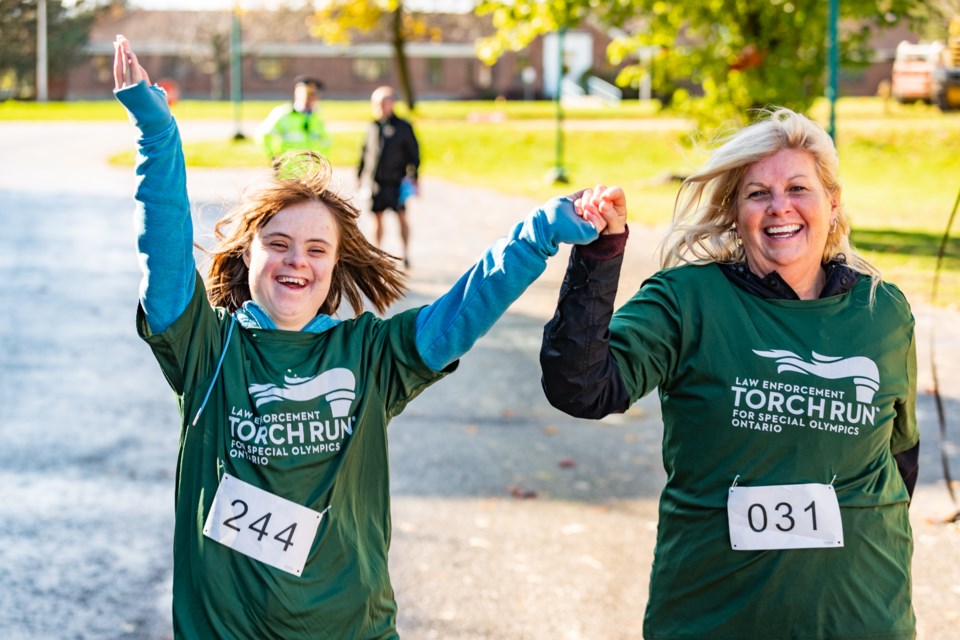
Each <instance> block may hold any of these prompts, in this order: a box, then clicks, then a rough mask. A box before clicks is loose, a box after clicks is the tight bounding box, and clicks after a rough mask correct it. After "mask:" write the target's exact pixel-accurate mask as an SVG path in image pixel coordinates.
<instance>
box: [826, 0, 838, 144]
mask: <svg viewBox="0 0 960 640" xmlns="http://www.w3.org/2000/svg"><path fill="white" fill-rule="evenodd" d="M838 14H839V0H830V15H829V18H828V24H827V44H828V51H827V57H828V63H827V99H828V100H829V101H830V125H829V126H828V128H827V131H828V132H829V133H830V137H831V138H833V143H834V144H836V143H837V67H838V66H839V54H838V45H837V21H838V19H839V18H838Z"/></svg>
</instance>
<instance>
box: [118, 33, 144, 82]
mask: <svg viewBox="0 0 960 640" xmlns="http://www.w3.org/2000/svg"><path fill="white" fill-rule="evenodd" d="M113 47H114V51H115V54H114V58H113V80H114V87H115V88H117V89H123V88H124V87H129V86H133V85H135V84H137V83H138V82H140V81H141V80H146V81H147V83H148V84H149V82H150V78H149V76H148V75H147V72H146V70H145V69H144V68H143V67H141V66H140V62H139V61H138V60H137V54H135V53H134V52H133V48H132V47H131V46H130V41H129V40H127V39H126V38H125V37H124V36H122V35H119V34H118V35H117V39H116V40H115V41H114V43H113Z"/></svg>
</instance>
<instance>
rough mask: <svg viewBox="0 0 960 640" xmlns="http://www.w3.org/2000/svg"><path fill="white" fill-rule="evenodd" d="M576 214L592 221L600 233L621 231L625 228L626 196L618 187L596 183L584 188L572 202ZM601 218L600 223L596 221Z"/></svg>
mask: <svg viewBox="0 0 960 640" xmlns="http://www.w3.org/2000/svg"><path fill="white" fill-rule="evenodd" d="M573 206H574V209H575V210H576V212H577V214H578V215H580V216H582V217H583V218H584V219H585V220H588V221H590V222H593V223H594V226H596V227H597V230H599V231H600V233H602V234H616V233H623V232H624V231H626V228H627V196H626V194H624V192H623V189H621V188H620V187H605V186H604V185H602V184H598V185H597V186H596V187H594V188H593V189H584V190H583V191H581V192H580V193H578V194H577V197H575V198H574V202H573ZM599 220H602V223H598V221H599Z"/></svg>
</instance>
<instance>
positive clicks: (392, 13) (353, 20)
mask: <svg viewBox="0 0 960 640" xmlns="http://www.w3.org/2000/svg"><path fill="white" fill-rule="evenodd" d="M384 26H386V27H387V29H386V31H384ZM310 32H311V34H313V36H315V37H317V38H320V39H321V40H323V41H324V42H327V43H329V44H347V43H349V42H350V41H351V40H352V39H353V38H354V37H356V35H357V34H360V33H370V32H374V33H379V32H384V35H386V36H387V37H388V38H389V39H390V44H391V46H392V47H393V57H394V61H395V62H396V65H397V75H398V76H399V80H400V91H401V92H402V93H403V98H404V100H405V101H406V103H407V106H408V107H409V108H410V110H411V111H413V109H414V106H415V105H416V95H415V92H414V88H413V82H412V80H411V78H410V66H409V64H408V62H407V54H406V48H405V47H406V43H407V42H408V41H410V40H412V39H415V38H419V37H423V36H424V35H425V34H426V33H427V32H428V29H427V27H426V25H425V23H424V22H423V21H422V20H420V19H418V18H417V17H416V16H414V15H413V14H411V13H408V12H407V11H406V9H405V8H404V5H403V0H322V1H321V2H319V3H318V5H317V9H316V11H315V13H314V15H313V19H312V20H311V26H310Z"/></svg>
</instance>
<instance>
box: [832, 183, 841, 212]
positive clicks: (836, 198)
mask: <svg viewBox="0 0 960 640" xmlns="http://www.w3.org/2000/svg"><path fill="white" fill-rule="evenodd" d="M839 208H840V187H837V189H836V191H834V192H833V195H831V196H830V210H831V211H833V212H834V213H836V211H837V209H839Z"/></svg>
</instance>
